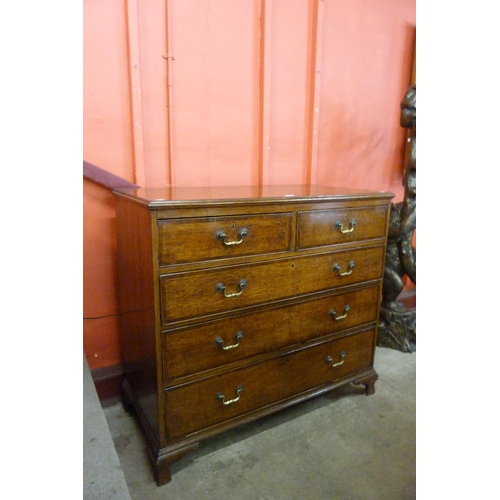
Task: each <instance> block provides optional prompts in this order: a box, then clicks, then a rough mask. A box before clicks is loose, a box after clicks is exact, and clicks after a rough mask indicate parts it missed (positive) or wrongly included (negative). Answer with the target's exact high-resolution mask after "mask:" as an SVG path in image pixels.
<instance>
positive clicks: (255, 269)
mask: <svg viewBox="0 0 500 500" xmlns="http://www.w3.org/2000/svg"><path fill="white" fill-rule="evenodd" d="M383 255H384V247H383V246H382V245H380V246H375V247H366V248H362V249H357V250H348V251H343V252H332V253H325V254H317V255H312V256H303V257H298V258H294V259H281V260H275V261H266V262H264V263H259V264H252V265H241V266H229V267H225V268H216V269H210V270H205V271H194V272H185V273H177V274H165V275H162V276H160V300H161V321H162V325H167V324H168V323H169V322H171V321H177V320H182V319H187V318H192V317H197V316H204V315H208V314H213V313H218V312H224V311H229V310H231V309H238V308H242V307H247V306H252V305H256V304H262V303H267V302H271V301H275V300H279V299H285V298H289V297H293V296H298V295H302V294H308V293H314V292H319V291H323V290H329V289H331V288H333V287H338V286H343V285H350V284H353V283H361V282H363V281H366V280H371V279H378V278H381V277H382V272H383Z"/></svg>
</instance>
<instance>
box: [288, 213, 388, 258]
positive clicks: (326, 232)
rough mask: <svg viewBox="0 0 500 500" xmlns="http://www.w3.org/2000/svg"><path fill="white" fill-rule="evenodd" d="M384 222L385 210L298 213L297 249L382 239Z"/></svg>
mask: <svg viewBox="0 0 500 500" xmlns="http://www.w3.org/2000/svg"><path fill="white" fill-rule="evenodd" d="M386 220H387V207H385V206H380V207H367V208H345V209H335V210H314V211H304V212H299V214H298V238H297V248H299V249H304V248H313V247H320V246H325V245H335V244H337V243H350V242H352V241H361V240H367V239H372V238H382V237H384V236H385V225H386Z"/></svg>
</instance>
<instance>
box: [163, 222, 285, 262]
mask: <svg viewBox="0 0 500 500" xmlns="http://www.w3.org/2000/svg"><path fill="white" fill-rule="evenodd" d="M291 228H292V214H290V213H279V214H263V215H246V216H235V217H206V218H192V219H191V218H186V219H163V220H159V221H158V242H159V250H158V252H159V256H158V257H159V259H158V260H159V265H160V266H167V265H171V264H181V263H186V262H197V261H202V260H211V259H223V258H227V257H237V256H243V255H254V254H262V253H275V252H284V251H287V250H290V247H291Z"/></svg>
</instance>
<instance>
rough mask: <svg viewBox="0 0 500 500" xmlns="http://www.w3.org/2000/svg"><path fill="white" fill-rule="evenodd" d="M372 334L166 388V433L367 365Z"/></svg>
mask: <svg viewBox="0 0 500 500" xmlns="http://www.w3.org/2000/svg"><path fill="white" fill-rule="evenodd" d="M374 335H375V331H374V330H373V329H371V330H367V331H365V332H362V333H358V334H356V335H352V336H350V337H344V338H342V339H339V340H335V341H331V342H327V343H324V344H320V345H317V346H314V347H310V348H307V349H303V350H300V351H296V352H294V353H291V354H287V355H284V356H281V357H279V358H275V359H272V360H269V361H266V362H265V363H262V364H258V365H253V366H250V367H247V368H243V369H241V370H237V371H234V372H231V373H226V374H224V375H220V376H217V377H213V378H211V379H206V380H203V381H201V382H197V383H194V384H191V385H189V386H184V387H180V388H177V389H173V390H170V391H167V392H166V413H167V415H169V419H168V421H167V434H168V436H169V437H170V438H175V437H179V436H183V435H187V434H191V433H193V432H196V431H200V430H202V429H205V428H207V427H210V426H213V425H215V424H217V423H220V422H224V421H226V420H229V419H231V418H234V417H237V416H240V415H243V414H244V413H247V412H249V411H252V410H256V409H258V408H261V407H264V406H267V405H270V404H272V403H275V402H279V401H282V400H285V399H287V398H291V397H294V396H297V395H299V394H301V393H303V392H306V391H308V390H312V389H314V388H317V387H320V386H322V385H324V384H328V383H331V382H333V381H335V380H336V379H341V378H342V377H346V376H348V375H350V374H353V373H356V372H358V371H360V370H363V369H365V368H368V367H369V366H371V362H372V352H373V342H374ZM298 375H300V376H298Z"/></svg>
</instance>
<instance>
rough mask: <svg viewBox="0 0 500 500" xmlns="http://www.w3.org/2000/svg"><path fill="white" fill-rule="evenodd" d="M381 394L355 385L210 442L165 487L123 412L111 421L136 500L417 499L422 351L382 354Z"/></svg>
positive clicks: (111, 410) (115, 411)
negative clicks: (366, 392) (419, 357)
mask: <svg viewBox="0 0 500 500" xmlns="http://www.w3.org/2000/svg"><path fill="white" fill-rule="evenodd" d="M375 369H376V371H377V373H378V374H379V379H378V381H377V382H376V384H375V394H374V395H372V396H365V395H364V393H363V390H362V389H360V388H357V387H355V386H351V385H350V386H347V387H344V388H341V389H338V390H335V391H332V392H330V393H328V394H325V395H322V396H319V397H317V398H315V399H312V400H310V401H306V402H303V403H300V404H298V405H296V406H294V407H292V408H288V409H285V410H283V411H281V412H278V413H276V414H274V415H271V416H269V417H265V418H263V419H261V420H258V421H256V422H253V423H251V424H246V425H243V426H240V427H238V428H236V429H233V430H231V431H228V432H225V433H223V434H220V435H219V436H215V437H212V438H209V439H208V440H206V441H204V442H202V443H201V444H200V447H199V449H198V450H197V451H196V452H194V453H191V454H188V455H186V456H185V457H183V458H182V459H181V460H180V461H178V462H176V463H175V464H174V465H173V466H172V468H171V472H172V481H171V482H170V483H168V484H166V485H164V486H161V487H157V486H156V483H155V481H154V477H153V473H152V470H151V467H150V463H149V459H148V456H147V452H146V445H145V441H144V439H143V437H142V434H141V432H140V430H139V428H138V426H137V423H136V421H135V419H134V417H133V416H130V415H129V414H127V413H125V411H124V410H123V408H122V406H121V404H116V405H113V406H110V407H107V408H105V410H104V411H105V415H106V419H107V421H108V425H109V428H110V431H111V435H112V437H113V441H114V443H115V447H116V450H117V453H118V457H119V459H120V462H121V465H122V468H123V472H124V474H125V479H126V482H127V485H128V487H129V490H130V495H131V497H132V499H133V500H149V499H151V500H153V499H155V500H156V499H158V500H159V499H169V500H226V499H228V500H229V499H231V500H281V499H283V500H284V499H286V500H295V499H300V500H336V499H339V500H362V499H363V500H411V499H414V498H416V457H415V449H416V444H415V434H416V353H412V354H408V353H401V352H399V351H395V350H392V349H388V348H381V347H377V349H376V353H375Z"/></svg>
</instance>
